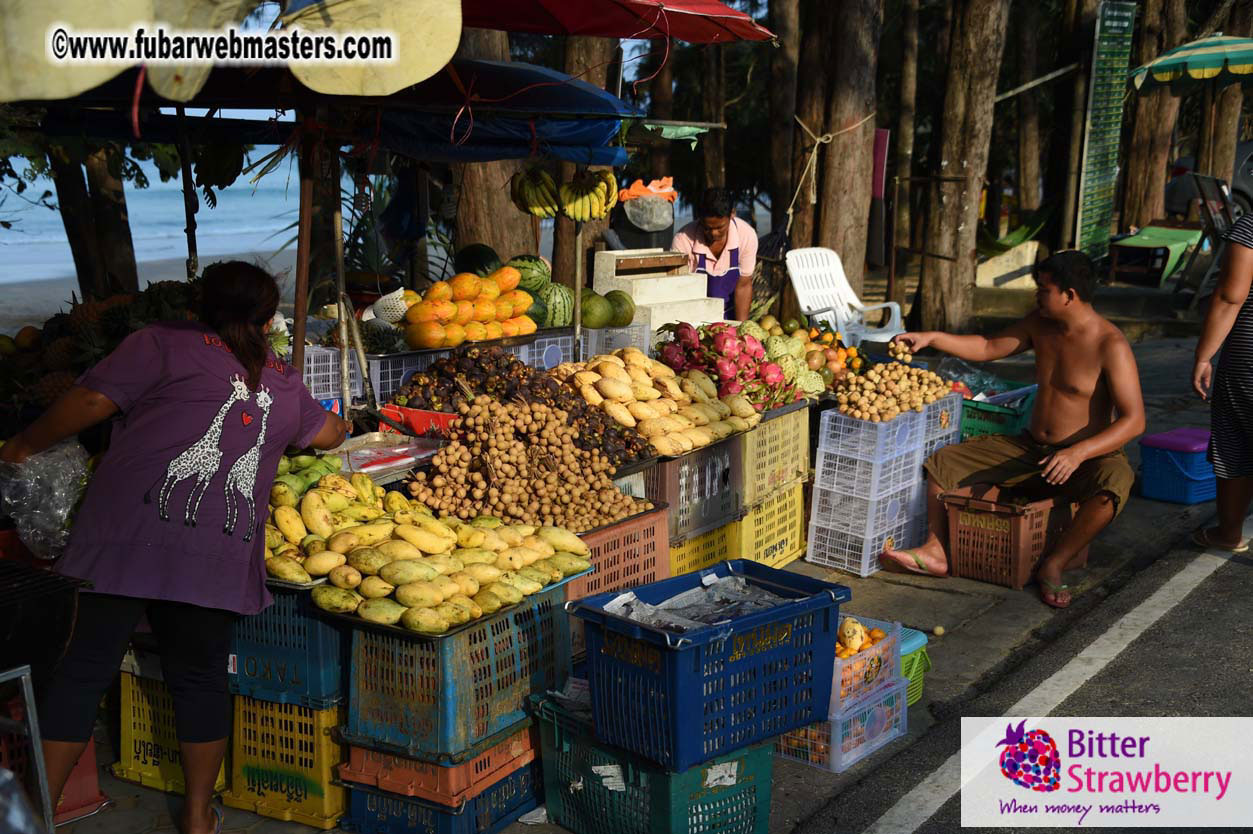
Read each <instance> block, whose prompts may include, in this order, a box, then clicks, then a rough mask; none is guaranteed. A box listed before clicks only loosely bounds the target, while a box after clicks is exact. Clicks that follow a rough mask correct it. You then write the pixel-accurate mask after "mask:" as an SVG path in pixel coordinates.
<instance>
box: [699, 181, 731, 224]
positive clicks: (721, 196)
mask: <svg viewBox="0 0 1253 834" xmlns="http://www.w3.org/2000/svg"><path fill="white" fill-rule="evenodd" d="M733 208H735V201H734V200H733V199H732V198H731V192H730V191H728V190H727V189H725V188H706V189H705V193H704V194H702V195H700V203H699V204H698V205H697V206H696V216H697V217H730V216H731V209H733Z"/></svg>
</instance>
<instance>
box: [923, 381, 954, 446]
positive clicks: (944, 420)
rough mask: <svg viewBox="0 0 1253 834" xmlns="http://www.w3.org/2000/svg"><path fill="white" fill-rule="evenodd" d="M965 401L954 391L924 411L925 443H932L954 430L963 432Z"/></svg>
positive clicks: (925, 407) (926, 407) (924, 408)
mask: <svg viewBox="0 0 1253 834" xmlns="http://www.w3.org/2000/svg"><path fill="white" fill-rule="evenodd" d="M964 402H965V400H964V399H963V398H962V395H961V394H959V393H957V392H956V391H954V392H953V393H951V394H949V395H948V396H946V397H941V398H940V399H938V400H936V401H935V402H933V403H931V404H930V405H928V406H924V407H923V409H922V418H923V420H925V421H926V423H927V428H926V434H924V435H923V439H924V441H931V440H934V439H935V438H937V437H943V436H945V435H947V434H949V433H950V432H952V431H954V430H958V431H960V430H961V424H962V404H963V403H964Z"/></svg>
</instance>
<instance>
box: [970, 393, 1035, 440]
mask: <svg viewBox="0 0 1253 834" xmlns="http://www.w3.org/2000/svg"><path fill="white" fill-rule="evenodd" d="M1028 388H1030V391H1029V392H1028V389H1027V388H1020V389H1016V390H1014V391H1007V392H1005V393H1004V394H998V395H996V396H995V397H992V398H991V399H990V400H988V401H987V402H977V401H975V400H966V402H965V403H964V404H963V406H962V423H961V426H962V440H969V439H970V438H972V437H982V436H984V435H987V434H1008V435H1014V434H1022V433H1023V432H1024V431H1026V430H1027V428H1028V427H1029V426H1030V425H1031V410H1032V409H1033V408H1034V407H1035V395H1036V389H1037V386H1035V385H1031V386H1028ZM998 401H999V402H998ZM1001 402H1004V403H1006V404H1005V405H1001Z"/></svg>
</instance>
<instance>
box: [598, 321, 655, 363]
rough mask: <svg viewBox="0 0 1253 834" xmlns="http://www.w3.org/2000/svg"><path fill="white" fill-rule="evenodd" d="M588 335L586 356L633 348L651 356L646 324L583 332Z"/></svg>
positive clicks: (650, 339)
mask: <svg viewBox="0 0 1253 834" xmlns="http://www.w3.org/2000/svg"><path fill="white" fill-rule="evenodd" d="M585 332H586V333H587V335H588V337H589V338H588V342H587V345H588V349H589V353H588V354H587V355H589V356H592V355H595V354H598V353H613V352H614V351H615V350H621V349H622V348H629V347H635V348H639V349H640V350H642V351H644V353H646V354H649V355H651V354H652V337H653V334H652V332H651V331H650V330H649V329H648V325H647V324H643V323H640V324H632V325H628V326H627V327H605V328H602V329H600V330H588V331H585Z"/></svg>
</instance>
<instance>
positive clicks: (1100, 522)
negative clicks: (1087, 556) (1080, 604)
mask: <svg viewBox="0 0 1253 834" xmlns="http://www.w3.org/2000/svg"><path fill="white" fill-rule="evenodd" d="M1113 520H1114V499H1113V498H1111V497H1110V496H1109V495H1108V494H1107V493H1104V492H1103V493H1101V494H1100V495H1097V496H1095V497H1092V498H1089V499H1088V500H1087V501H1084V502H1083V503H1082V504H1080V505H1079V512H1077V513H1075V517H1074V519H1073V520H1072V521H1071V522H1070V526H1069V527H1067V528H1066V530H1065V532H1063V533H1062V536H1061V538H1060V539H1059V540H1058V542H1057V545H1056V546H1055V547H1054V548H1053V552H1052V553H1048V554H1046V555H1045V557H1044V558H1043V559H1042V560H1041V561H1040V567H1039V568H1038V569H1037V570H1036V579H1037V580H1038V581H1039V582H1040V596H1041V597H1042V598H1043V599H1044V601H1045V602H1046V603H1047V604H1049V605H1051V606H1053V607H1054V608H1065V607H1066V606H1068V605H1070V599H1071V596H1070V591H1069V590H1068V589H1066V588H1062V587H1061V584H1062V571H1064V570H1067V569H1068V568H1069V567H1070V565H1071V563H1072V562H1076V561H1078V559H1077V557H1078V555H1079V551H1081V550H1083V549H1084V548H1085V547H1087V546H1088V545H1089V544H1091V543H1092V540H1093V539H1095V538H1096V536H1097V534H1098V533H1100V532H1101V531H1102V530H1104V529H1105V528H1106V527H1108V526H1109V523H1110V522H1111V521H1113Z"/></svg>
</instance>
